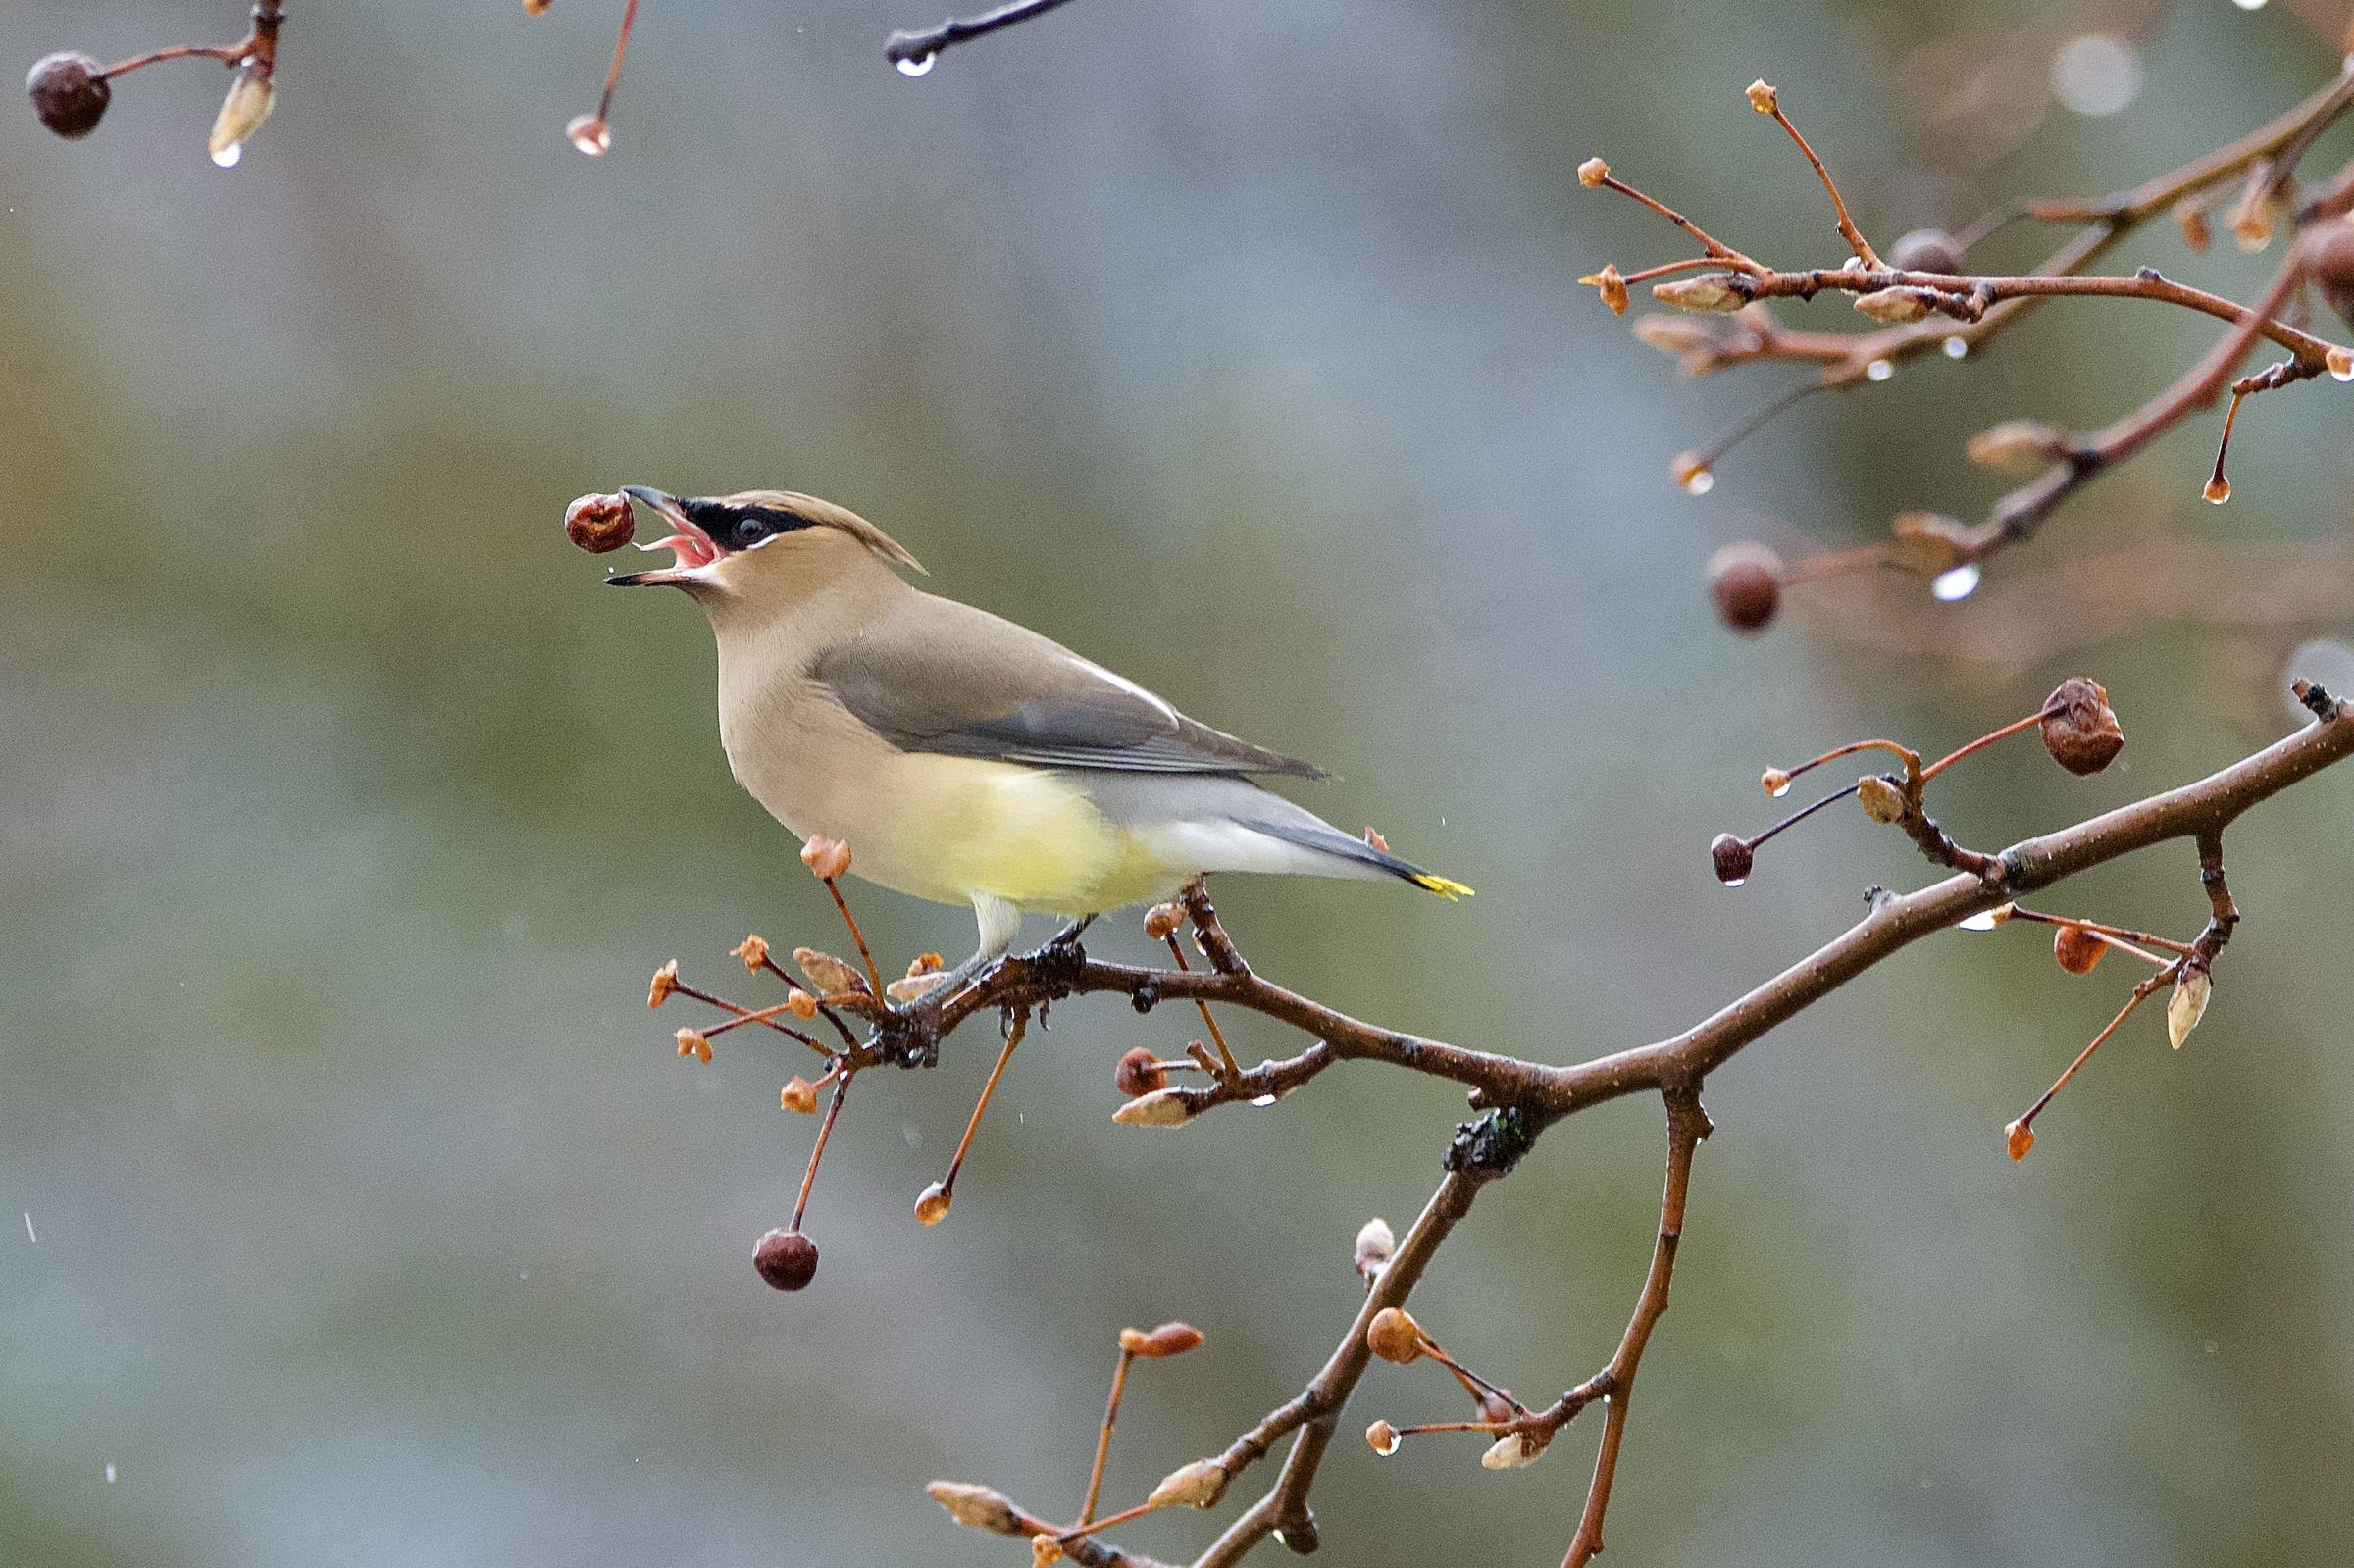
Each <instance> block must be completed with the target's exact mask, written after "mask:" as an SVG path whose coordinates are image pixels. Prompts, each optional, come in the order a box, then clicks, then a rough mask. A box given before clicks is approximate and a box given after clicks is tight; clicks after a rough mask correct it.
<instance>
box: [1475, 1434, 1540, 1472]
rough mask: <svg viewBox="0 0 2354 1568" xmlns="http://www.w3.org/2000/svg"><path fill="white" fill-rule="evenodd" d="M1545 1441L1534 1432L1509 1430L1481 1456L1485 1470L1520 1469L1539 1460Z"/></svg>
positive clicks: (1481, 1463)
mask: <svg viewBox="0 0 2354 1568" xmlns="http://www.w3.org/2000/svg"><path fill="white" fill-rule="evenodd" d="M1544 1451H1545V1442H1544V1440H1543V1439H1541V1438H1539V1437H1538V1436H1537V1435H1536V1434H1535V1433H1533V1432H1508V1433H1506V1434H1505V1435H1504V1436H1503V1437H1501V1438H1498V1439H1497V1440H1496V1442H1494V1443H1493V1444H1492V1445H1491V1446H1490V1447H1489V1449H1488V1451H1487V1452H1486V1453H1483V1454H1481V1455H1480V1456H1479V1464H1480V1468H1481V1469H1483V1470H1518V1469H1520V1468H1521V1467H1523V1466H1525V1465H1533V1464H1535V1463H1536V1462H1537V1457H1538V1455H1540V1454H1542V1453H1543V1452H1544Z"/></svg>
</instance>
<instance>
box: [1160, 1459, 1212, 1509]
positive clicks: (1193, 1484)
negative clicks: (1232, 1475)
mask: <svg viewBox="0 0 2354 1568" xmlns="http://www.w3.org/2000/svg"><path fill="white" fill-rule="evenodd" d="M1225 1494H1226V1471H1225V1469H1224V1467H1223V1466H1221V1465H1220V1464H1219V1463H1218V1462H1217V1461H1216V1460H1215V1459H1196V1460H1195V1461H1194V1462H1193V1463H1192V1464H1190V1465H1187V1466H1186V1467H1185V1468H1184V1469H1182V1470H1175V1471H1172V1472H1170V1473H1169V1474H1168V1475H1166V1476H1164V1477H1162V1478H1161V1483H1160V1485H1159V1486H1157V1487H1154V1488H1153V1489H1152V1492H1151V1495H1150V1496H1148V1497H1146V1498H1145V1506H1146V1507H1148V1508H1174V1507H1176V1506H1177V1505H1178V1504H1179V1503H1183V1504H1184V1505H1185V1506H1187V1507H1189V1508H1207V1507H1209V1506H1210V1505H1211V1504H1213V1503H1215V1502H1216V1501H1217V1500H1218V1499H1219V1498H1220V1497H1222V1496H1224V1495H1225Z"/></svg>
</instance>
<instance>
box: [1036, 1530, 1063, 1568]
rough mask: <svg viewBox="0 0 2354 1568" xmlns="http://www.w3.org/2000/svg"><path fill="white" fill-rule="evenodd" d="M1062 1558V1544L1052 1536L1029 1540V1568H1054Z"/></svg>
mask: <svg viewBox="0 0 2354 1568" xmlns="http://www.w3.org/2000/svg"><path fill="white" fill-rule="evenodd" d="M1062 1556H1063V1553H1062V1543H1061V1542H1059V1541H1057V1540H1055V1539H1054V1538H1053V1537H1052V1536H1044V1535H1041V1536H1032V1537H1031V1538H1030V1568H1054V1564H1056V1563H1058V1562H1060V1561H1062Z"/></svg>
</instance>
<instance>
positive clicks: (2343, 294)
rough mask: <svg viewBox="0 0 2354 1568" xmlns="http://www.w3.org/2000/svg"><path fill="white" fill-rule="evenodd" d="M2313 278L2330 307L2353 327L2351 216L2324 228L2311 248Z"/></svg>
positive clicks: (2353, 231)
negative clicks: (2319, 237) (2320, 287)
mask: <svg viewBox="0 0 2354 1568" xmlns="http://www.w3.org/2000/svg"><path fill="white" fill-rule="evenodd" d="M2313 280H2314V281H2315V282H2317V283H2319V284H2321V286H2322V297H2323V298H2324V299H2326V300H2328V302H2329V304H2330V306H2331V308H2332V309H2334V310H2335V311H2336V312H2337V313H2338V314H2339V315H2340V316H2343V317H2344V318H2345V319H2346V323H2347V325H2348V326H2354V218H2340V219H2339V220H2337V221H2336V222H2335V223H2333V224H2330V225H2328V226H2327V228H2325V230H2324V232H2323V234H2322V237H2321V240H2320V242H2319V243H2317V244H2316V245H2315V246H2314V247H2313Z"/></svg>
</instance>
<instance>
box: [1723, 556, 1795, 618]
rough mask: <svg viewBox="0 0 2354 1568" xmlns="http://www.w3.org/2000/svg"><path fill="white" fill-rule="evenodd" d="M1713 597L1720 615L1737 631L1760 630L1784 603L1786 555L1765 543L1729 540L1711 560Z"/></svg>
mask: <svg viewBox="0 0 2354 1568" xmlns="http://www.w3.org/2000/svg"><path fill="white" fill-rule="evenodd" d="M1709 597H1711V598H1712V599H1714V600H1715V602H1716V619H1717V620H1719V621H1722V622H1723V623H1724V624H1725V625H1726V626H1729V627H1731V628H1732V629H1733V630H1734V631H1736V632H1758V631H1762V630H1764V629H1765V626H1766V622H1768V621H1771V620H1772V619H1773V612H1774V611H1776V610H1778V609H1780V608H1781V603H1782V558H1781V557H1780V556H1778V555H1776V554H1774V553H1773V552H1772V551H1771V550H1769V549H1767V548H1766V546H1765V545H1763V544H1754V543H1741V544H1728V545H1726V546H1725V547H1724V548H1723V549H1721V550H1718V551H1717V552H1716V554H1715V557H1714V559H1713V560H1711V561H1710V562H1709Z"/></svg>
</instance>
